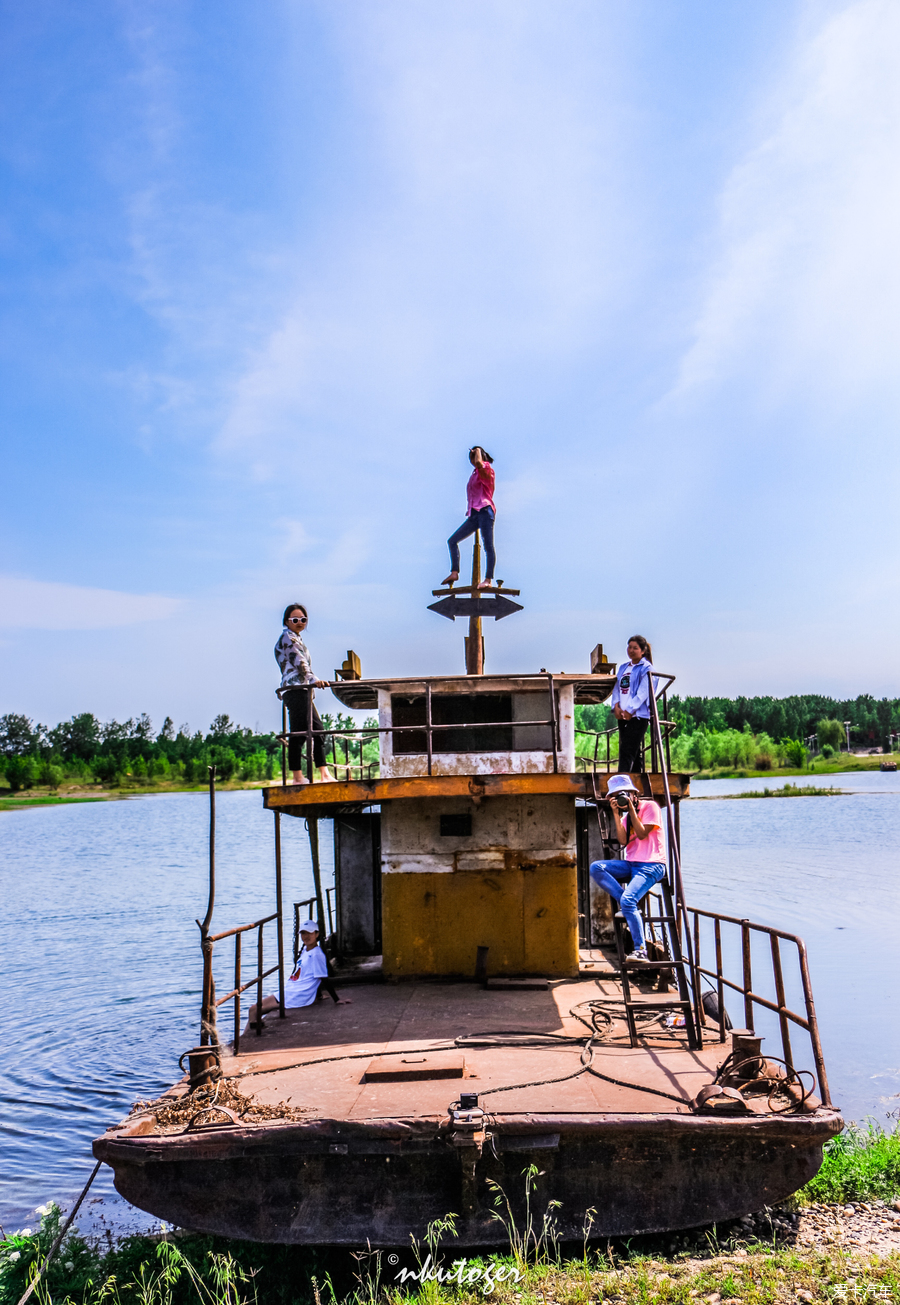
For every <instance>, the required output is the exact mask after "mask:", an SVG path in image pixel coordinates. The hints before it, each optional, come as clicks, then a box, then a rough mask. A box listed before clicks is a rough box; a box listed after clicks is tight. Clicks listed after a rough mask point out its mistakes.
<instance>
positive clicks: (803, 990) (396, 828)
mask: <svg viewBox="0 0 900 1305" xmlns="http://www.w3.org/2000/svg"><path fill="white" fill-rule="evenodd" d="M476 561H477V559H476ZM509 592H510V591H503V590H502V589H497V588H495V589H493V590H491V591H490V592H487V593H485V592H484V591H482V592H481V593H479V592H478V591H477V590H476V588H475V577H473V585H472V587H471V588H469V589H466V590H462V591H460V590H459V589H457V590H455V591H454V592H453V593H452V594H450V595H449V597H450V599H451V600H452V601H451V602H450V604H449V606H448V604H447V602H446V601H445V600H446V599H447V597H448V595H447V594H442V595H441V594H438V596H439V597H440V603H438V604H435V607H436V609H437V610H439V611H440V610H441V604H444V610H443V611H442V612H441V614H443V615H465V614H468V615H469V618H470V637H469V639H468V640H467V648H466V655H467V673H466V674H465V675H459V676H455V677H452V676H422V677H418V678H412V679H410V678H402V679H399V678H398V679H378V680H373V679H365V678H362V677H361V674H360V667H359V662H358V659H357V658H356V657H355V655H354V654H348V661H347V662H345V664H344V667H343V668H342V670H341V671H339V672H337V673H336V678H335V682H334V683H333V685H332V689H333V692H334V693H335V694H336V696H337V697H338V699H339V700H340V701H341V702H342V703H343V704H344V705H345V706H346V707H348V708H351V709H362V710H365V711H373V712H374V711H377V721H378V724H377V729H376V728H375V727H374V726H372V727H370V729H369V731H368V734H367V735H365V737H368V738H369V739H375V738H377V740H378V744H379V758H378V764H377V766H373V765H371V764H368V763H367V762H366V761H365V760H364V753H363V742H364V735H363V734H362V732H360V731H357V732H356V733H355V735H354V736H353V737H352V738H351V737H350V733H349V732H347V733H345V734H344V735H343V736H342V737H340V738H339V739H338V740H337V741H335V740H334V739H332V747H333V748H335V749H336V752H337V758H336V762H337V773H338V775H339V778H338V781H337V782H335V783H330V784H320V783H314V784H308V785H303V786H300V785H294V784H291V783H286V782H282V783H280V784H273V785H272V786H271V787H268V788H266V789H265V790H264V791H263V801H264V803H265V806H266V808H267V809H268V810H269V811H271V812H272V813H273V824H274V856H273V860H274V888H275V902H274V910H273V911H272V913H271V914H268V915H266V916H264V918H262V919H260V920H257V921H254V922H253V923H252V924H249V925H246V926H241V927H239V928H230V929H226V930H223V931H220V932H218V933H215V932H213V930H212V927H211V918H212V905H213V891H214V857H213V849H214V844H213V842H212V833H213V831H214V810H215V808H214V780H212V781H211V803H213V805H212V807H211V810H212V813H213V825H212V828H211V857H210V894H209V909H208V911H207V918H206V920H205V921H204V922H203V923H202V926H201V941H202V949H203V951H202V954H203V958H204V985H203V1011H202V1022H201V1028H202V1036H201V1038H200V1045H199V1046H198V1047H196V1048H194V1049H193V1050H192V1051H191V1052H190V1053H186V1058H187V1060H188V1064H189V1068H190V1073H189V1074H186V1075H185V1077H184V1078H183V1079H182V1080H181V1081H180V1082H178V1083H176V1084H175V1085H174V1086H173V1087H172V1089H171V1091H170V1092H169V1093H168V1094H167V1096H166V1097H165V1098H163V1104H165V1103H168V1104H169V1106H173V1105H175V1106H177V1107H178V1109H177V1110H174V1109H173V1110H169V1111H168V1112H167V1111H166V1110H165V1109H162V1108H161V1106H160V1103H159V1102H157V1103H154V1104H152V1105H151V1106H149V1107H143V1108H138V1109H136V1111H135V1112H133V1113H132V1115H130V1116H129V1117H128V1119H126V1120H125V1121H123V1122H122V1124H121V1125H119V1126H117V1127H113V1128H111V1129H110V1130H109V1131H107V1132H106V1133H105V1134H104V1135H103V1136H102V1137H101V1138H99V1139H97V1141H96V1142H95V1143H94V1152H95V1155H96V1156H97V1157H98V1159H102V1160H104V1161H106V1162H107V1163H108V1164H109V1165H110V1166H111V1167H112V1168H113V1169H114V1171H115V1184H116V1187H117V1189H118V1191H119V1192H120V1193H121V1194H122V1195H123V1196H125V1197H126V1198H127V1199H128V1200H129V1201H130V1202H132V1203H133V1204H134V1205H136V1206H139V1207H140V1208H142V1209H144V1210H147V1211H150V1212H151V1213H153V1214H155V1215H158V1216H160V1217H162V1218H164V1219H166V1220H170V1221H172V1222H173V1223H175V1224H177V1225H180V1226H182V1227H184V1228H189V1229H194V1230H198V1231H207V1232H215V1233H220V1234H224V1235H226V1236H231V1237H240V1238H248V1239H251V1240H258V1241H273V1242H293V1243H318V1244H344V1245H353V1244H360V1243H365V1242H366V1241H368V1242H370V1243H372V1244H373V1245H381V1246H391V1245H395V1246H398V1245H403V1244H405V1245H408V1241H409V1237H410V1234H412V1235H413V1236H415V1237H420V1238H421V1237H422V1236H423V1235H424V1234H425V1232H426V1229H427V1227H428V1225H429V1223H431V1222H432V1221H434V1220H437V1219H441V1218H443V1217H444V1216H446V1215H447V1214H448V1213H453V1214H454V1215H455V1216H456V1221H455V1222H456V1234H457V1237H456V1241H455V1243H454V1244H455V1245H469V1246H474V1245H478V1246H489V1245H496V1244H500V1243H502V1242H504V1241H505V1240H506V1236H507V1234H506V1231H505V1229H504V1227H503V1224H502V1223H501V1222H499V1221H498V1220H497V1219H496V1218H495V1217H494V1215H495V1213H496V1209H497V1206H496V1201H497V1200H498V1199H500V1195H501V1194H502V1197H503V1198H505V1200H506V1201H508V1203H509V1207H510V1209H511V1210H512V1213H513V1216H514V1217H521V1216H522V1213H523V1208H524V1200H525V1188H526V1183H527V1182H530V1184H531V1186H532V1191H531V1193H530V1200H531V1208H532V1211H534V1210H537V1211H538V1212H539V1213H540V1211H541V1210H543V1211H546V1210H548V1209H552V1210H553V1211H554V1214H553V1217H554V1219H555V1223H556V1228H557V1231H558V1232H559V1234H560V1235H561V1236H562V1237H577V1238H579V1239H580V1238H581V1237H582V1236H583V1235H584V1234H585V1231H588V1232H589V1234H590V1235H591V1236H611V1235H620V1234H632V1233H635V1232H644V1231H660V1230H668V1229H674V1228H684V1227H689V1226H692V1225H693V1226H696V1225H699V1224H702V1223H706V1222H708V1221H711V1220H725V1219H728V1218H731V1217H734V1216H737V1215H741V1214H744V1213H746V1212H748V1211H751V1210H757V1209H759V1208H761V1207H762V1206H763V1205H764V1204H765V1203H771V1202H773V1201H777V1200H779V1199H781V1198H783V1197H785V1196H787V1195H788V1194H789V1193H790V1192H792V1191H794V1190H796V1189H797V1188H798V1187H800V1186H801V1185H802V1184H803V1183H805V1182H806V1181H808V1179H809V1178H811V1177H812V1175H813V1174H815V1172H816V1171H817V1169H818V1167H819V1165H820V1164H821V1160H822V1147H823V1144H824V1143H825V1142H826V1141H827V1140H828V1139H829V1138H830V1137H832V1136H833V1135H834V1134H835V1133H837V1132H838V1131H840V1129H841V1128H842V1126H843V1121H842V1119H841V1117H840V1114H839V1113H838V1111H837V1110H836V1109H835V1108H834V1107H833V1106H832V1104H831V1100H830V1097H829V1091H828V1082H827V1078H826V1072H825V1065H824V1061H823V1057H822V1050H821V1047H820V1043H819V1035H818V1029H817V1024H816V1017H815V1009H814V1004H813V995H812V990H811V986H810V978H809V973H808V969H807V962H806V953H805V950H804V946H803V943H802V941H801V940H800V939H799V938H797V937H795V936H793V935H792V934H790V933H786V932H783V931H781V930H778V929H774V928H769V927H765V926H762V925H757V924H753V923H751V922H750V921H749V920H748V919H737V918H732V917H729V916H725V915H718V914H715V913H714V912H711V911H704V910H699V909H695V908H694V907H692V906H691V905H690V904H689V900H688V899H687V898H686V896H685V887H684V879H683V876H682V868H681V858H680V843H679V808H680V804H681V802H682V801H683V800H684V799H685V798H686V797H687V796H688V791H689V780H688V777H687V776H686V775H682V774H675V773H672V772H671V769H670V766H669V751H668V736H669V732H670V726H669V724H668V722H667V719H666V718H667V710H666V707H667V691H668V689H669V687H670V685H671V683H672V681H673V679H674V677H673V676H670V675H665V674H661V673H658V672H657V673H656V674H657V680H656V686H655V687H656V697H655V698H654V699H653V703H652V706H653V711H652V718H651V728H650V732H649V738H648V744H647V748H646V759H645V770H644V771H643V772H642V773H641V774H636V775H634V776H632V778H633V780H634V782H635V783H636V784H637V786H638V787H639V788H640V789H641V790H642V791H643V793H644V794H645V795H647V796H651V795H652V797H653V798H654V799H655V800H656V801H657V802H659V803H660V805H661V807H662V809H663V814H664V818H665V822H666V826H667V845H668V876H667V878H666V879H665V880H663V881H662V883H661V884H660V885H659V886H658V888H657V889H656V890H654V892H653V893H652V894H651V895H650V896H648V897H647V898H645V899H644V903H643V910H644V915H645V920H646V926H647V931H648V938H649V940H650V951H651V960H650V961H649V962H648V963H646V964H640V963H630V962H626V960H625V956H626V952H627V950H628V949H629V943H628V940H627V938H626V936H625V934H624V925H623V922H622V918H621V916H614V914H613V911H612V906H611V903H610V900H609V898H608V897H606V895H605V894H603V893H602V892H600V891H599V890H598V889H597V888H596V886H594V885H592V883H591V880H590V876H589V872H588V868H589V865H590V863H591V861H592V860H595V859H598V858H600V857H602V856H604V855H605V856H614V855H618V854H619V847H618V844H617V843H614V842H613V837H612V836H613V831H614V825H613V822H612V821H611V820H610V818H609V810H608V802H607V800H606V797H605V794H606V787H607V783H608V776H609V772H610V770H611V769H612V768H614V766H615V761H614V760H612V761H611V760H610V759H609V751H610V749H609V735H608V734H607V735H606V736H605V737H604V736H603V735H602V734H600V733H597V734H594V735H593V737H590V732H589V731H579V730H578V729H577V728H576V716H575V708H576V706H577V705H578V704H582V703H600V702H603V701H604V700H606V699H607V698H608V697H609V695H610V693H611V691H612V689H613V685H614V682H615V676H614V672H615V666H613V665H612V664H610V663H609V662H607V661H606V660H605V658H604V657H603V654H602V650H601V649H600V647H599V646H598V648H597V649H595V651H594V654H593V657H592V664H591V670H590V672H586V673H584V674H552V673H549V672H545V671H541V672H539V673H534V674H521V675H493V676H492V675H485V674H484V672H483V641H482V637H481V631H480V621H481V619H482V617H483V616H488V615H505V614H506V612H505V611H501V610H499V609H498V608H492V607H491V604H492V603H495V602H498V600H502V602H503V603H506V604H508V610H516V609H517V607H518V605H517V604H514V603H510V600H509V598H508V597H507V596H506V595H507V594H508V593H509ZM513 592H514V591H513ZM466 595H468V597H467V596H466ZM308 733H309V735H310V739H311V724H310V730H309V731H308ZM584 735H588V738H587V739H586V741H585V739H584V737H583V736H584ZM354 749H355V750H356V751H355V752H354ZM308 751H309V749H308ZM369 751H370V753H371V745H370V748H369ZM584 753H588V754H589V755H587V756H584V755H580V754H584ZM341 758H342V760H341ZM310 773H311V772H310ZM284 778H285V772H284V771H283V780H284ZM292 817H294V818H296V817H300V818H304V819H305V820H306V821H307V822H308V828H309V835H310V841H311V845H312V854H313V868H314V872H315V878H316V897H315V898H314V899H313V900H312V901H310V902H302V903H295V904H294V922H295V931H294V933H295V947H296V923H297V921H298V920H299V919H300V918H301V917H302V916H305V915H306V914H307V913H309V912H310V911H312V912H313V913H315V912H317V913H318V918H319V920H320V921H321V922H322V926H323V927H322V935H323V936H325V935H326V934H327V935H328V937H329V941H328V948H329V951H330V954H331V957H332V964H333V969H334V975H335V981H336V983H337V984H338V985H339V986H344V987H345V988H346V990H347V992H348V993H349V995H351V996H352V1004H341V1005H338V1006H334V1005H333V1004H332V1003H331V1002H330V1001H326V1002H318V1003H315V1004H313V1005H312V1006H309V1007H305V1008H302V1009H300V1010H288V1011H285V1010H284V1007H283V1004H282V1006H281V1008H280V1009H279V1010H276V1011H275V1012H273V1013H272V1014H270V1015H269V1016H268V1017H267V1019H266V1020H265V1022H264V1023H262V1022H261V1023H260V1024H258V1025H257V1026H255V1027H252V1026H249V1025H248V1026H246V1027H244V1028H242V1022H243V1018H244V1016H243V1013H242V993H244V992H245V991H247V990H248V989H250V990H252V991H251V994H250V995H251V997H253V996H254V995H257V994H259V995H261V993H262V992H263V990H265V991H271V990H273V989H278V990H279V991H280V994H281V1001H282V1003H283V995H284V979H285V955H284V943H283V937H284V932H283V931H284V927H285V924H286V921H285V918H284V917H285V911H284V908H283V903H282V883H281V852H280V848H281V822H282V820H283V819H285V818H292ZM322 821H331V822H333V837H334V884H333V885H332V886H328V885H323V884H322V882H321V875H320V873H319V858H318V840H319V830H320V822H322ZM289 919H290V916H288V920H289ZM242 940H243V942H244V943H248V942H251V943H252V944H253V945H252V951H251V954H252V958H253V969H254V972H253V974H252V975H247V974H246V965H245V967H244V969H242V968H241V967H242V953H241V944H242ZM220 966H221V968H220ZM289 970H290V966H288V971H289ZM216 975H218V978H219V985H218V988H217V987H216V984H215V982H214V978H215V976H216ZM264 980H265V983H264ZM226 989H227V991H226ZM217 992H220V993H222V994H223V995H219V996H217V995H216V994H217ZM229 1006H230V1007H231V1015H232V1017H233V1030H234V1032H233V1041H232V1042H231V1043H230V1044H229V1045H225V1044H224V1043H223V1042H222V1041H221V1040H220V1034H219V1032H218V1030H219V1027H220V1023H219V1021H217V1019H216V1011H217V1010H218V1012H219V1016H220V1020H221V1017H222V1016H223V1015H224V1014H225V1011H224V1010H223V1007H224V1008H227V1007H229ZM738 1026H740V1027H738ZM183 1059H185V1058H183ZM216 1084H218V1085H223V1086H227V1088H228V1089H229V1091H231V1092H232V1093H233V1090H234V1089H237V1091H238V1092H239V1093H240V1094H241V1097H238V1098H235V1097H234V1096H233V1095H232V1096H231V1097H229V1095H228V1093H227V1092H222V1093H221V1094H220V1095H218V1096H217V1095H216V1092H215V1090H214V1088H215V1085H216ZM214 1098H215V1100H216V1101H218V1102H220V1103H225V1102H227V1101H228V1100H232V1103H233V1101H234V1100H235V1099H237V1100H240V1099H243V1098H252V1099H253V1101H254V1103H255V1104H256V1107H257V1110H256V1113H255V1114H254V1113H253V1112H244V1111H241V1110H239V1109H236V1108H234V1107H233V1104H232V1107H229V1106H227V1105H225V1104H210V1103H211V1102H213V1100H214ZM245 1116H247V1117H245ZM173 1119H174V1120H175V1121H176V1122H174V1123H173V1122H172V1120H173ZM167 1120H168V1121H169V1122H166V1121H167ZM528 1173H530V1174H531V1178H530V1179H528V1178H527V1177H526V1175H527V1174H528ZM555 1202H558V1203H559V1204H558V1206H556V1205H552V1206H551V1203H555Z"/></svg>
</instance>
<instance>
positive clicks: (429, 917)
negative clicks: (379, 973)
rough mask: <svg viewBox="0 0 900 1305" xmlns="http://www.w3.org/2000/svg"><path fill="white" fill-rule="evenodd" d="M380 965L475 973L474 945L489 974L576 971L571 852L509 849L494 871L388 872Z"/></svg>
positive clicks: (389, 970) (392, 969)
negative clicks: (533, 858) (548, 855)
mask: <svg viewBox="0 0 900 1305" xmlns="http://www.w3.org/2000/svg"><path fill="white" fill-rule="evenodd" d="M381 885H382V886H381V909H382V939H383V952H384V972H385V974H386V975H387V976H389V977H393V978H399V977H403V976H410V975H415V974H442V975H444V974H446V975H451V974H460V975H468V976H470V975H473V974H474V972H475V953H476V949H477V948H478V947H479V946H482V947H489V948H490V952H489V954H488V973H489V974H498V975H500V974H506V975H512V974H544V975H548V976H556V977H564V976H568V975H573V974H577V973H578V896H577V884H576V873H575V862H574V856H572V855H568V854H567V853H562V854H561V855H560V856H559V857H558V858H557V859H556V860H553V861H547V860H541V861H540V862H529V861H528V860H527V853H522V852H521V851H515V852H514V851H506V852H505V853H504V865H503V866H502V867H500V866H499V865H498V866H497V868H495V869H494V868H492V869H491V870H454V871H452V872H450V873H445V872H444V873H441V872H438V873H428V872H425V873H400V874H397V873H394V874H385V875H383V876H382V881H381Z"/></svg>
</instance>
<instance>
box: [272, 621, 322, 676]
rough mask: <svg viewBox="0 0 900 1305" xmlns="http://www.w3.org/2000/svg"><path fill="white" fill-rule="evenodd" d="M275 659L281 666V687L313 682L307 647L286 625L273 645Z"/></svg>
mask: <svg viewBox="0 0 900 1305" xmlns="http://www.w3.org/2000/svg"><path fill="white" fill-rule="evenodd" d="M275 660H276V661H277V662H278V665H279V667H280V668H281V688H282V689H293V688H297V687H299V686H301V685H304V684H315V682H316V677H315V675H313V670H312V661H311V659H310V655H309V649H308V648H307V646H306V644H305V643H304V642H303V640H302V639H301V638H300V636H299V634H294V632H293V630H289V629H288V628H287V626H285V627H284V629H283V630H282V632H281V638H280V639H279V640H278V642H277V643H276V645H275Z"/></svg>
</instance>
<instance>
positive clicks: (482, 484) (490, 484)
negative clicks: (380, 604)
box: [441, 444, 497, 589]
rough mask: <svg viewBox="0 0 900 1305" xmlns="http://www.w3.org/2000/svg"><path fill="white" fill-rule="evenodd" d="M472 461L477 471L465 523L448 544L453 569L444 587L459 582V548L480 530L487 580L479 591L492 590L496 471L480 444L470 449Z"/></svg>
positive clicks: (469, 488) (469, 491)
mask: <svg viewBox="0 0 900 1305" xmlns="http://www.w3.org/2000/svg"><path fill="white" fill-rule="evenodd" d="M469 461H470V462H471V464H472V466H473V467H474V468H475V470H474V471H473V472H472V474H471V476H470V477H469V483H468V484H467V485H466V500H467V507H466V520H465V521H464V522H463V523H462V525H461V526H460V528H459V530H457V531H455V532H454V533H453V534H452V535H451V536H450V538H449V539H448V540H447V546H448V548H449V549H450V568H451V569H450V574H449V575H448V576H447V578H446V580H442V581H441V584H445V585H452V584H454V583H455V582H456V581H457V580H458V579H459V545H460V543H461V542H462V540H464V539H467V538H468V537H469V535H474V534H475V531H476V530H480V531H481V541H482V543H483V544H484V557H485V562H486V564H487V565H486V569H485V573H484V579H483V580H482V581H480V583H479V585H478V588H479V589H490V587H491V585H492V584H493V583H494V565H495V563H496V560H497V559H496V555H495V553H494V516H495V508H494V468H493V466H492V465H491V464H492V462H493V461H494V459H493V458H492V457H491V455H490V453H488V452H487V451H486V450H485V449H483V448H482V447H481V445H480V444H476V445H475V446H474V448H471V449H469Z"/></svg>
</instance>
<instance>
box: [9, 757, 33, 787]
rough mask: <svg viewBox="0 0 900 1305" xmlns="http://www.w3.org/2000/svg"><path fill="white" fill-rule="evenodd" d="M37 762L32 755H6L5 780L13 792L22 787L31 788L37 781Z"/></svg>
mask: <svg viewBox="0 0 900 1305" xmlns="http://www.w3.org/2000/svg"><path fill="white" fill-rule="evenodd" d="M37 778H38V763H37V762H36V761H35V759H34V757H23V756H17V757H8V758H7V761H6V782H7V784H8V785H9V787H10V788H11V789H12V791H13V792H14V793H18V792H20V790H21V789H23V788H32V787H33V786H34V785H35V784H36V783H37Z"/></svg>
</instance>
